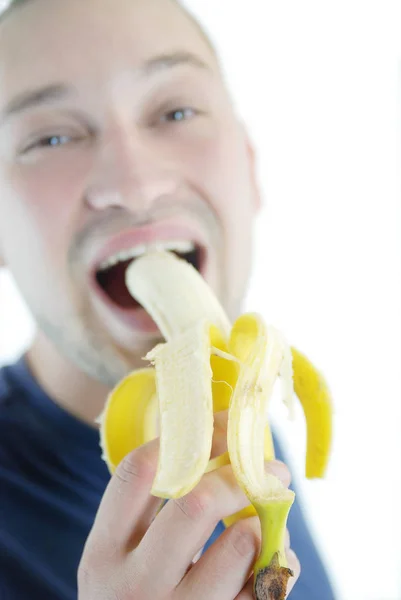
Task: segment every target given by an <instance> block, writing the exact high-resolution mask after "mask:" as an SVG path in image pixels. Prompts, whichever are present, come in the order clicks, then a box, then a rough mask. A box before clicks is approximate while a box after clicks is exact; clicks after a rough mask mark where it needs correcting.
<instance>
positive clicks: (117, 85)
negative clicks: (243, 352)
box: [0, 0, 334, 600]
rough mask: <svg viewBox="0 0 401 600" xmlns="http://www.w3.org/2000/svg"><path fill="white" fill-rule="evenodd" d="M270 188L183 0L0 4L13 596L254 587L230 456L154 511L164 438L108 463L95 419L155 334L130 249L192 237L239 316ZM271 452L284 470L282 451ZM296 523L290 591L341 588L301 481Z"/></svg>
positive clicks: (253, 548) (8, 552)
mask: <svg viewBox="0 0 401 600" xmlns="http://www.w3.org/2000/svg"><path fill="white" fill-rule="evenodd" d="M259 204H260V199H259V194H258V189H257V185H256V183H255V178H254V159H253V152H252V148H251V146H250V144H249V141H248V138H247V135H246V131H245V130H244V128H243V126H242V125H241V123H240V121H239V119H238V117H237V115H236V114H235V113H234V110H233V107H232V104H231V101H230V98H229V95H228V93H227V90H226V88H225V86H224V83H223V79H222V76H221V73H220V69H219V65H218V61H217V58H216V55H215V53H214V51H213V49H212V47H211V44H210V43H209V41H208V40H207V38H206V36H205V34H204V33H203V32H202V31H201V29H200V27H199V25H198V24H197V23H195V22H194V20H193V19H191V18H190V17H189V15H188V14H187V13H186V12H185V11H184V10H183V9H182V7H180V6H179V5H178V4H177V3H176V2H174V1H173V0H19V1H18V0H17V1H16V2H14V3H12V4H11V7H10V9H9V10H7V11H6V12H5V13H4V14H3V16H2V18H1V21H0V257H1V261H2V263H3V264H4V265H6V266H7V267H8V268H9V269H10V270H11V272H12V274H13V276H14V278H15V281H16V283H17V285H18V287H19V290H20V291H21V293H22V295H23V297H24V299H25V301H26V302H27V305H28V306H29V308H30V310H31V312H32V314H33V316H34V318H35V320H36V323H37V325H38V330H37V335H36V337H35V340H34V342H33V344H32V346H31V347H30V349H29V350H28V352H27V353H26V355H25V356H23V357H22V358H21V360H20V361H19V362H18V363H17V364H15V365H12V366H8V367H7V368H4V369H3V370H2V371H1V375H0V457H1V461H0V489H1V492H0V493H1V497H0V500H1V513H0V515H1V516H0V518H1V522H0V555H1V562H0V592H1V593H0V597H1V598H7V599H18V600H20V599H23V598H32V599H40V600H46V599H68V600H72V599H73V598H76V597H77V594H78V596H79V598H80V599H81V600H89V599H94V598H96V599H97V600H106V599H107V600H108V599H111V598H120V599H124V598H135V599H138V600H139V599H140V600H146V599H148V598H152V599H158V600H164V599H167V598H168V599H175V600H176V599H182V598H191V599H194V600H200V599H207V600H213V599H214V598H216V599H217V598H218V599H219V600H233V599H234V598H241V599H243V600H245V599H246V598H251V580H250V579H249V574H250V569H251V567H252V564H253V562H254V560H255V556H256V555H257V552H258V544H259V531H258V522H257V519H248V520H246V521H243V522H241V523H238V524H236V525H235V526H233V527H231V528H229V529H227V530H225V531H224V528H223V526H222V523H221V519H222V518H223V517H224V516H226V515H227V514H232V513H234V512H236V511H237V510H239V509H240V508H242V507H243V506H244V505H245V504H246V503H247V502H246V498H245V497H244V496H243V494H242V493H241V492H240V490H239V488H238V487H237V486H236V485H235V482H234V481H233V479H232V474H231V475H230V471H227V467H226V468H225V469H226V470H221V471H220V472H214V473H210V474H208V475H207V476H205V477H204V478H203V480H202V482H201V483H200V484H199V486H198V487H197V488H196V489H195V490H194V492H192V493H191V494H189V495H188V496H186V497H185V498H184V499H182V500H179V501H170V502H169V503H167V505H166V506H165V507H164V508H163V510H161V511H160V512H159V513H158V514H157V516H156V513H157V509H158V508H159V502H158V500H157V499H155V498H152V497H151V496H150V495H149V490H150V485H151V481H152V477H153V474H154V470H155V465H156V461H157V442H154V443H151V444H148V445H146V446H144V447H142V448H140V449H139V450H137V451H135V452H133V453H132V454H131V455H129V456H128V457H127V459H126V460H125V461H123V463H122V464H121V465H120V467H119V469H118V471H117V473H116V475H115V476H114V477H113V478H112V479H111V480H110V478H109V475H108V472H107V469H106V466H105V464H104V462H103V461H102V459H101V455H100V448H99V435H98V431H97V430H96V427H95V425H94V423H95V419H96V417H97V416H98V415H99V413H100V412H101V411H102V408H103V406H104V402H105V399H106V396H107V394H108V392H109V391H110V389H111V387H112V386H113V385H114V384H115V383H116V382H117V381H119V380H120V379H121V378H122V377H123V376H124V375H125V374H127V372H129V371H131V370H132V369H134V368H137V367H139V366H143V362H142V360H141V357H143V356H144V355H145V354H146V352H147V351H148V350H150V349H151V348H152V347H153V346H154V345H155V344H156V343H157V342H158V341H160V340H159V338H160V334H159V333H158V332H157V331H156V330H155V328H154V326H153V324H152V322H151V321H150V318H149V317H148V315H147V314H146V313H145V312H144V311H143V309H141V307H139V306H138V305H137V304H136V303H135V302H134V301H133V300H132V299H131V298H130V296H129V295H128V293H127V290H126V288H125V285H124V269H125V267H126V264H127V262H126V260H125V259H126V258H127V255H126V254H125V255H124V253H123V254H121V252H122V251H123V252H127V251H128V252H131V251H132V250H137V249H138V247H139V246H141V245H143V244H145V245H146V244H149V243H153V242H157V243H159V244H161V245H168V246H169V247H173V248H176V249H177V250H179V249H180V250H181V251H184V252H186V257H187V258H188V260H191V261H192V262H193V264H195V266H196V267H197V268H200V269H202V273H203V275H204V276H205V277H206V279H207V281H208V283H209V284H210V285H211V286H212V287H213V288H214V290H215V291H216V293H217V294H218V296H219V298H220V300H221V301H222V303H223V304H224V306H225V308H226V309H227V312H228V314H229V315H230V317H231V318H235V316H236V315H237V314H238V312H239V310H240V305H241V299H242V297H243V295H244V291H245V289H246V286H247V282H248V275H249V271H250V266H251V240H252V226H253V222H254V219H255V215H256V214H257V211H258V207H259ZM183 249H184V250H183ZM105 260H106V262H107V261H108V262H109V263H113V264H112V265H111V264H109V265H108V266H107V265H106V266H105V263H104V261H105ZM224 429H225V425H224V419H223V417H222V421H221V428H220V430H219V428H217V429H216V435H215V445H216V447H217V446H219V445H220V446H222V445H223V444H224V442H223V440H224ZM219 431H220V433H219ZM276 444H277V440H276ZM276 448H277V453H278V456H279V457H281V458H282V455H281V451H280V448H279V446H278V444H277V446H276ZM267 468H268V469H270V470H271V471H272V472H275V473H276V474H277V475H278V476H279V477H280V478H281V479H282V480H283V482H285V484H286V485H289V473H288V470H287V468H286V466H285V464H284V463H282V462H280V461H275V462H272V463H271V464H269V465H267ZM228 469H229V468H228ZM99 505H100V508H99ZM98 509H99V510H98ZM95 516H96V520H95ZM289 533H290V538H289V539H288V540H287V552H288V559H289V564H290V566H291V568H292V569H293V570H294V577H293V578H292V579H291V583H290V589H291V588H292V587H293V586H294V584H295V586H294V589H293V592H291V598H293V600H331V599H332V598H333V597H334V596H333V592H332V591H331V589H330V585H329V583H328V580H327V577H326V574H325V571H324V568H323V566H322V564H321V561H320V560H319V558H318V555H317V552H316V549H315V547H314V544H313V542H312V539H311V537H310V534H309V532H308V530H307V527H306V525H305V522H304V519H303V517H302V514H301V512H300V508H299V501H298V499H297V502H296V504H295V505H294V507H293V509H292V511H291V516H290V520H289ZM89 534H90V535H89ZM88 536H89V538H88ZM290 539H291V544H292V548H293V549H292V550H291V549H290V546H289V541H290ZM86 542H87V543H86ZM202 548H203V551H202V554H201V556H200V557H199V550H201V549H202ZM195 555H197V557H196V558H197V559H198V560H196V561H195V560H194V561H193V558H194V556H195ZM297 557H298V558H297ZM299 563H301V564H302V573H301V575H300V576H299V574H300V566H299ZM298 577H299V579H298V581H297V578H298ZM77 579H78V582H79V583H77ZM77 588H79V589H78V591H77Z"/></svg>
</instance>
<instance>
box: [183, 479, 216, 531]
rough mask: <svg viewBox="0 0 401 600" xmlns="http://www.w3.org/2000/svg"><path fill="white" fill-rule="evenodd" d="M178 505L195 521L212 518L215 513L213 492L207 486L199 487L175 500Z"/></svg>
mask: <svg viewBox="0 0 401 600" xmlns="http://www.w3.org/2000/svg"><path fill="white" fill-rule="evenodd" d="M174 503H175V505H176V507H177V508H178V509H179V510H180V511H181V512H183V513H184V515H185V516H186V517H188V519H190V520H191V521H194V522H195V523H197V522H199V521H202V520H205V519H207V520H211V519H212V518H213V517H214V516H215V515H214V513H215V509H214V499H213V494H212V493H211V492H210V491H209V490H208V489H207V488H198V489H195V490H193V491H192V492H189V494H186V496H183V497H182V498H177V499H176V500H174Z"/></svg>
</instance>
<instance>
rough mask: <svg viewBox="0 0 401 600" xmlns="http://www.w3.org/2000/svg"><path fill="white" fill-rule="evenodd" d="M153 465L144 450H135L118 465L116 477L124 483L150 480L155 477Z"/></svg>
mask: <svg viewBox="0 0 401 600" xmlns="http://www.w3.org/2000/svg"><path fill="white" fill-rule="evenodd" d="M153 472H154V469H153V464H152V461H151V460H150V458H149V456H148V455H147V453H146V451H145V450H144V449H143V448H140V449H137V450H134V451H133V452H130V453H129V454H127V456H125V458H124V459H123V460H122V461H121V462H120V464H119V465H118V467H117V469H116V472H115V476H116V477H117V479H119V480H120V481H121V482H122V483H132V481H133V480H135V479H139V480H148V479H150V478H151V477H152V476H153Z"/></svg>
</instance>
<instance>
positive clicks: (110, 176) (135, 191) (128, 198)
mask: <svg viewBox="0 0 401 600" xmlns="http://www.w3.org/2000/svg"><path fill="white" fill-rule="evenodd" d="M160 146H161V145H160V143H158V142H157V140H155V139H152V136H151V134H149V133H147V132H146V133H142V134H141V133H140V132H138V131H135V132H129V133H127V131H118V132H115V133H113V134H112V135H110V134H109V135H108V136H107V138H106V137H105V138H104V139H103V140H102V141H101V142H99V147H98V149H97V152H96V156H95V159H94V163H93V169H92V172H91V175H90V180H89V183H88V186H87V190H86V202H87V204H88V205H89V207H90V208H92V209H94V210H98V211H100V210H106V209H108V208H116V207H123V208H126V209H128V210H132V211H135V210H141V211H142V210H143V211H146V210H149V209H151V207H152V206H153V204H155V203H157V200H158V199H159V198H163V197H166V196H173V195H174V194H175V192H176V191H177V188H178V175H177V172H176V169H175V168H174V166H173V164H172V161H171V159H168V157H167V155H166V153H165V152H163V151H162V150H161V147H160Z"/></svg>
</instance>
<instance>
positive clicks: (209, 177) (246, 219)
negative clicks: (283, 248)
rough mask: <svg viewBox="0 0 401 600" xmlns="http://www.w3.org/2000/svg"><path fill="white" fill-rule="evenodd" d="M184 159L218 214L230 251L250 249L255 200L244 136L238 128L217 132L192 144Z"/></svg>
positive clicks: (192, 178) (203, 194)
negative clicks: (194, 145) (193, 146)
mask: <svg viewBox="0 0 401 600" xmlns="http://www.w3.org/2000/svg"><path fill="white" fill-rule="evenodd" d="M183 161H184V162H185V161H186V162H187V164H190V177H191V182H194V183H195V185H196V187H197V188H198V189H199V190H200V191H201V193H202V196H203V197H204V198H205V199H206V200H207V201H208V202H209V203H210V204H211V206H212V207H213V209H214V211H215V212H216V213H217V215H218V217H219V219H220V221H221V224H222V226H223V229H224V235H225V238H226V243H227V245H229V246H230V252H234V253H236V252H238V253H240V252H244V251H246V248H247V247H248V246H249V237H250V234H251V228H252V222H253V217H254V212H255V201H254V200H255V199H254V198H253V197H252V194H253V193H254V188H253V185H252V179H251V171H250V164H249V155H248V152H247V147H246V144H245V141H244V138H243V137H241V135H240V133H239V132H238V131H237V129H236V128H235V127H233V128H232V129H228V130H222V131H221V132H214V135H213V136H210V137H205V138H204V139H202V140H201V141H200V143H199V144H198V145H197V146H196V147H195V148H192V149H191V148H190V147H188V148H187V152H186V153H185V157H183ZM188 161H189V163H188Z"/></svg>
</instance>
